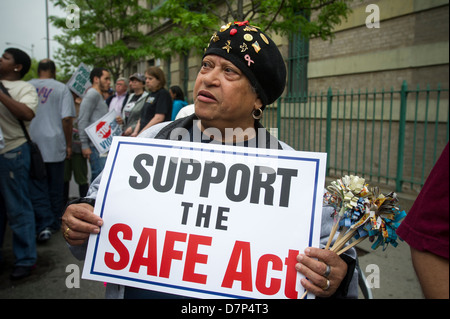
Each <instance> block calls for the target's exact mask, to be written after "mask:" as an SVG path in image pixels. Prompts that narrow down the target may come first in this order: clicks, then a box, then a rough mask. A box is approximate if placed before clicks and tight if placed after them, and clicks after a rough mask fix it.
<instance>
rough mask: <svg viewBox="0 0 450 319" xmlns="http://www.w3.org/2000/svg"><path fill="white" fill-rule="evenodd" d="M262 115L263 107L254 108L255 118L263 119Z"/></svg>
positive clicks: (253, 114)
mask: <svg viewBox="0 0 450 319" xmlns="http://www.w3.org/2000/svg"><path fill="white" fill-rule="evenodd" d="M262 115H263V110H261V109H256V110H253V112H252V116H253V118H254V119H255V120H259V119H261V117H262Z"/></svg>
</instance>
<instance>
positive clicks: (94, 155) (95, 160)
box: [78, 67, 111, 181]
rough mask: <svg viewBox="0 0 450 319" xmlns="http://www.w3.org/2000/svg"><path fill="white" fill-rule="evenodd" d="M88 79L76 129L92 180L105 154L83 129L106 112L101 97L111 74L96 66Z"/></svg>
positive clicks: (99, 168) (102, 162) (106, 88)
mask: <svg viewBox="0 0 450 319" xmlns="http://www.w3.org/2000/svg"><path fill="white" fill-rule="evenodd" d="M90 80H91V83H92V87H91V88H90V89H89V90H88V91H87V92H86V95H85V96H84V98H83V101H82V102H81V105H80V114H79V115H78V130H79V134H80V141H81V151H82V153H83V156H84V157H85V158H87V159H88V160H89V163H90V165H91V181H93V180H94V179H95V178H96V177H97V176H98V175H99V174H100V173H101V171H102V170H103V167H104V166H105V163H106V154H104V156H101V155H100V153H99V152H98V150H97V149H96V148H95V146H94V144H93V143H92V142H91V141H90V140H89V136H88V135H87V133H86V131H85V129H86V128H87V127H88V126H89V125H91V124H92V123H94V122H96V121H98V120H99V119H100V118H101V117H103V116H104V115H105V114H107V113H108V105H107V104H106V102H105V100H104V99H103V95H102V92H105V91H108V89H109V86H110V84H111V76H110V73H109V72H108V70H106V69H104V68H98V67H96V68H94V69H93V70H92V71H91V74H90Z"/></svg>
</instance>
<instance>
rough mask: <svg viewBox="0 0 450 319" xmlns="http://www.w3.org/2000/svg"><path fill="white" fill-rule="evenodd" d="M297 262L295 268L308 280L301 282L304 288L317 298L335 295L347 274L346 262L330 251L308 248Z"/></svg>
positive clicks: (298, 257)
mask: <svg viewBox="0 0 450 319" xmlns="http://www.w3.org/2000/svg"><path fill="white" fill-rule="evenodd" d="M297 261H298V263H297V264H296V265H295V268H296V269H297V271H299V272H300V273H301V274H303V275H304V276H305V277H306V278H308V279H306V278H303V279H302V280H301V283H302V285H303V287H305V289H306V290H308V291H309V292H311V293H313V294H314V295H316V296H317V297H330V296H331V295H333V294H334V293H335V292H336V290H337V289H338V288H339V286H340V285H341V282H342V280H343V279H344V278H345V275H346V274H347V264H346V263H345V261H343V260H342V259H341V258H340V257H339V256H338V255H337V254H336V253H335V252H332V251H330V250H325V249H320V248H314V247H308V248H306V249H305V254H300V255H298V256H297ZM327 265H328V267H327ZM327 270H328V271H327ZM327 272H328V273H327Z"/></svg>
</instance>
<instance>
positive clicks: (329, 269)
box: [323, 265, 331, 278]
mask: <svg viewBox="0 0 450 319" xmlns="http://www.w3.org/2000/svg"><path fill="white" fill-rule="evenodd" d="M330 273H331V267H330V265H327V269H326V270H325V273H324V274H323V276H324V277H325V278H328V276H329V275H330Z"/></svg>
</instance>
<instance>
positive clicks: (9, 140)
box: [0, 80, 38, 154]
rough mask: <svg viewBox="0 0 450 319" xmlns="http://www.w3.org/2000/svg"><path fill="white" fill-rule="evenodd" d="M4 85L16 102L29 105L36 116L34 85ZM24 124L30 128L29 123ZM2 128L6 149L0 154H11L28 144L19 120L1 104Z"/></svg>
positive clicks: (36, 104) (18, 82)
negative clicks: (11, 151) (12, 151)
mask: <svg viewBox="0 0 450 319" xmlns="http://www.w3.org/2000/svg"><path fill="white" fill-rule="evenodd" d="M2 83H3V85H4V86H5V88H6V89H7V90H8V92H9V94H10V95H11V97H12V98H13V99H14V100H16V101H17V102H20V103H23V104H25V105H27V106H28V107H29V108H30V109H31V110H32V111H33V112H34V113H35V114H36V109H37V106H38V96H37V93H36V89H35V87H34V86H33V85H31V84H30V83H28V82H25V81H6V80H2ZM24 123H25V127H27V128H28V127H29V126H30V122H29V121H24ZM0 127H1V128H2V131H3V138H4V141H5V147H4V148H3V149H1V150H0V154H4V153H6V152H9V151H10V150H12V149H15V148H17V147H19V146H20V145H22V144H24V143H26V142H27V139H26V138H25V134H24V133H23V130H22V128H21V127H20V124H19V120H17V118H16V117H15V116H14V115H13V114H12V113H11V112H10V110H9V109H8V108H7V107H6V106H5V105H3V103H1V102H0Z"/></svg>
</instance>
